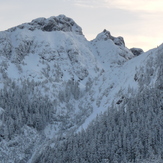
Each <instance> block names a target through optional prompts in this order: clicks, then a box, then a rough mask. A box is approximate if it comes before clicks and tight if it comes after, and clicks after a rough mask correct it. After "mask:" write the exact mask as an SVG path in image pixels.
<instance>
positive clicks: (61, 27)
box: [9, 15, 83, 35]
mask: <svg viewBox="0 0 163 163" xmlns="http://www.w3.org/2000/svg"><path fill="white" fill-rule="evenodd" d="M17 28H19V29H24V28H27V29H29V30H31V31H34V30H36V29H38V30H42V31H46V32H51V31H64V32H74V33H77V34H80V35H82V34H83V33H82V29H81V27H80V26H78V25H77V24H76V23H75V21H74V20H73V19H71V18H69V17H66V16H65V15H59V16H52V17H50V18H47V19H46V18H44V17H41V18H37V19H34V20H32V21H31V22H30V23H24V24H21V25H19V26H17V27H14V28H11V29H9V31H15V30H16V29H17Z"/></svg>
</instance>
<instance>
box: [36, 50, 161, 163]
mask: <svg viewBox="0 0 163 163" xmlns="http://www.w3.org/2000/svg"><path fill="white" fill-rule="evenodd" d="M156 55H157V57H156V59H155V61H153V62H151V60H152V58H150V60H149V61H148V63H147V67H146V68H145V69H144V70H142V71H143V72H139V73H140V74H143V75H142V76H141V80H139V93H137V94H134V90H132V89H129V90H128V93H127V94H126V95H125V96H124V98H123V99H124V101H123V102H122V103H121V104H120V106H115V105H113V106H112V107H111V108H110V107H109V108H108V110H107V111H106V112H105V113H103V114H100V115H98V116H97V117H96V119H95V120H93V121H92V122H91V123H90V124H89V126H88V128H87V129H86V130H82V131H81V132H79V133H76V134H72V135H71V136H69V137H68V138H66V140H65V138H60V139H59V138H58V140H56V141H55V148H51V147H50V146H49V147H47V148H46V149H45V150H44V151H43V152H42V154H40V155H39V156H38V157H37V158H36V159H35V160H34V161H33V163H41V162H48V161H49V162H62V163H65V162H67V163H73V162H74V163H88V162H91V163H92V162H94V163H100V162H106V163H127V162H136V163H140V162H141V163H147V162H155V163H156V162H157V163H161V162H162V161H163V65H162V63H163V53H162V51H158V53H157V54H156ZM154 65H157V66H156V70H157V73H158V77H157V79H156V82H155V83H153V84H152V85H150V82H151V81H152V78H153V74H154V71H153V70H152V67H153V66H154ZM144 72H148V73H144ZM147 83H148V84H147Z"/></svg>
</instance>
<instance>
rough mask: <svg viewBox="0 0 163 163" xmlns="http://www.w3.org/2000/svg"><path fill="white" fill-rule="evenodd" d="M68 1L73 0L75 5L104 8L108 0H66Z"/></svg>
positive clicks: (71, 0)
mask: <svg viewBox="0 0 163 163" xmlns="http://www.w3.org/2000/svg"><path fill="white" fill-rule="evenodd" d="M64 1H66V2H71V3H73V4H74V5H75V6H79V7H85V8H102V7H106V5H107V0H64Z"/></svg>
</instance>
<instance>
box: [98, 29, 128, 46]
mask: <svg viewBox="0 0 163 163" xmlns="http://www.w3.org/2000/svg"><path fill="white" fill-rule="evenodd" d="M96 39H104V40H108V39H110V40H112V41H113V42H114V44H115V45H118V46H124V47H125V42H124V39H123V37H121V36H119V37H114V36H112V35H111V34H110V32H109V31H108V30H106V29H104V30H103V32H102V33H100V34H98V35H97V37H96Z"/></svg>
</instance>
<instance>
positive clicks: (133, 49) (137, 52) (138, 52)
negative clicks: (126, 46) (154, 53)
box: [130, 48, 144, 56]
mask: <svg viewBox="0 0 163 163" xmlns="http://www.w3.org/2000/svg"><path fill="white" fill-rule="evenodd" d="M130 51H131V52H132V53H133V54H134V55H135V56H138V55H140V54H142V53H144V51H143V50H142V49H141V48H131V49H130Z"/></svg>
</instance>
